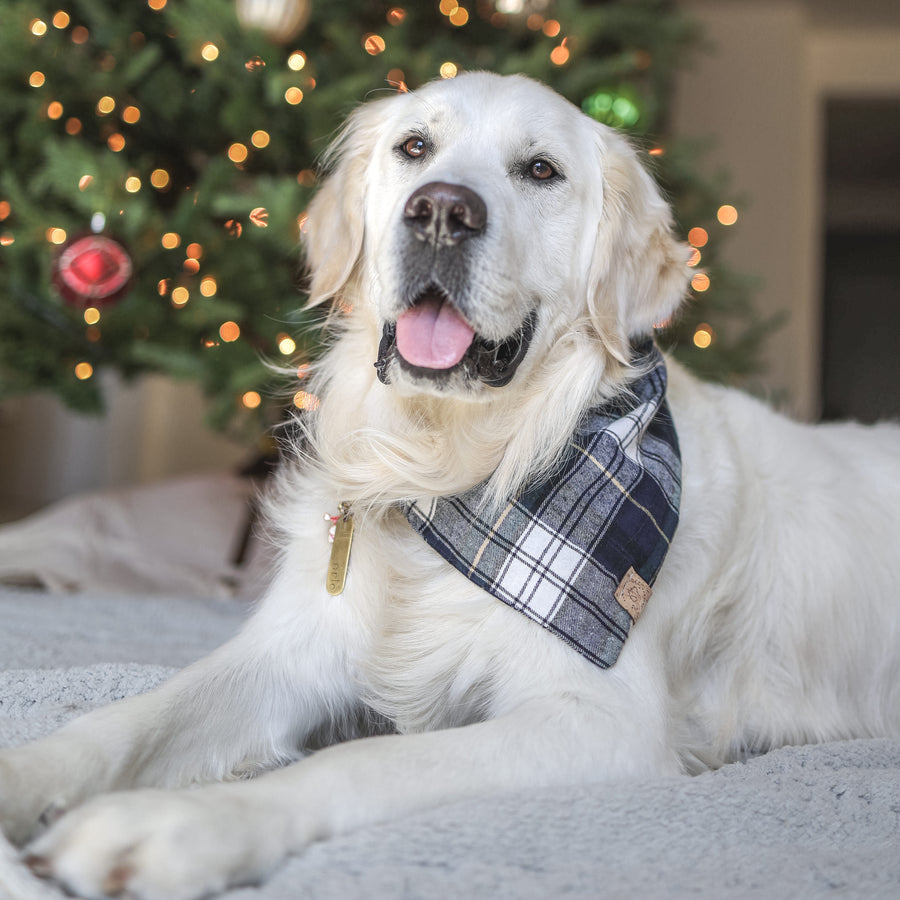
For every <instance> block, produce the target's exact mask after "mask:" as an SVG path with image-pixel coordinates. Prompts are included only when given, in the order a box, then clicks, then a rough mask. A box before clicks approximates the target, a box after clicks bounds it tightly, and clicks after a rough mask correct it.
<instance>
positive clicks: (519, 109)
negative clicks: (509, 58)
mask: <svg viewBox="0 0 900 900" xmlns="http://www.w3.org/2000/svg"><path fill="white" fill-rule="evenodd" d="M335 155H336V158H337V159H338V160H339V162H338V164H337V167H336V169H335V171H334V173H333V174H332V175H331V177H330V178H329V179H328V180H327V181H326V183H325V185H324V187H323V189H322V190H321V191H320V193H319V195H318V197H317V199H316V201H315V202H314V204H313V206H312V208H311V210H310V217H309V224H308V243H309V258H310V263H311V267H312V272H313V299H314V300H319V299H323V298H324V297H325V296H333V295H335V294H337V293H339V292H340V291H341V290H342V289H343V288H344V286H345V285H346V284H347V283H348V282H352V281H353V280H354V279H356V283H358V284H360V286H361V287H362V290H361V291H360V294H361V295H362V297H364V298H365V302H367V303H370V304H371V313H372V314H373V316H374V320H375V322H376V325H377V327H378V328H379V330H380V333H381V344H380V348H379V353H378V360H377V369H378V374H379V377H380V378H381V380H382V381H384V382H385V383H387V384H390V385H392V386H393V387H394V388H396V389H400V390H402V391H404V392H405V393H415V392H427V393H437V394H443V395H454V396H459V395H464V396H468V397H480V396H490V394H491V392H493V391H496V390H497V389H499V388H503V387H505V386H506V385H507V384H509V383H510V382H511V381H513V379H515V378H516V377H519V378H522V377H524V375H523V373H524V372H526V371H527V370H529V369H533V368H534V367H535V366H538V365H540V363H541V361H542V360H544V359H546V358H547V356H548V354H551V353H552V350H553V346H554V343H555V342H556V340H557V339H558V338H559V337H560V336H561V335H562V334H564V333H565V332H566V331H567V330H571V329H573V328H580V329H592V330H593V331H594V332H595V333H596V337H597V338H598V340H600V341H601V342H602V343H604V345H605V346H606V348H607V350H609V351H610V352H612V353H613V354H614V355H620V356H621V355H623V354H626V353H627V342H628V339H629V338H630V337H633V336H635V335H637V334H641V333H646V332H647V331H649V329H650V328H651V327H652V325H653V324H654V322H656V321H658V319H660V318H664V317H665V316H667V315H668V314H670V313H671V311H672V309H673V308H674V306H675V304H676V303H677V301H678V299H680V295H681V292H682V291H683V287H684V283H685V273H686V271H687V270H686V268H685V266H684V262H685V254H684V252H683V251H682V249H681V248H679V247H678V245H676V244H675V243H674V241H673V240H672V238H671V236H670V234H669V214H668V209H667V208H666V206H665V204H664V203H663V202H662V201H661V199H660V198H659V195H658V192H657V191H656V188H655V186H654V185H653V183H652V181H651V179H650V178H649V176H647V175H646V174H645V173H644V171H643V170H642V169H641V167H640V166H639V165H638V163H637V161H636V159H635V156H634V153H633V151H632V150H631V148H630V147H629V146H628V145H627V143H626V142H625V141H624V140H623V139H622V138H621V137H620V136H619V135H617V134H615V133H614V132H612V131H610V130H608V129H605V128H603V127H602V126H599V125H598V124H597V123H595V122H594V121H593V120H591V119H589V118H588V117H587V116H585V115H583V114H582V113H581V112H580V111H579V110H577V109H576V108H575V107H574V106H572V105H571V104H570V103H569V102H568V101H566V100H565V99H563V98H562V97H560V96H559V95H558V94H556V93H554V92H553V91H551V90H550V89H549V88H547V87H545V86H543V85H540V84H537V83H535V82H533V81H530V80H528V79H526V78H523V77H520V76H512V77H507V78H501V77H499V76H495V75H489V74H485V73H473V74H468V75H464V76H460V77H459V78H456V79H453V80H450V81H443V82H435V83H432V84H429V85H427V86H425V87H424V88H422V89H421V90H419V91H416V92H414V93H411V94H398V95H396V96H392V97H390V98H387V99H384V100H380V101H376V102H374V103H370V104H367V105H366V106H364V107H362V108H361V109H360V110H359V111H358V112H357V113H356V114H355V115H354V116H353V117H352V118H351V120H350V122H349V124H348V126H347V128H346V129H345V131H344V133H343V135H342V137H341V138H340V139H339V141H338V143H337V147H336V153H335Z"/></svg>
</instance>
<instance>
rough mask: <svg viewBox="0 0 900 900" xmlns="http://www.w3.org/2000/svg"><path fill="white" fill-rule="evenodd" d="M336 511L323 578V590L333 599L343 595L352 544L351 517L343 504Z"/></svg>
mask: <svg viewBox="0 0 900 900" xmlns="http://www.w3.org/2000/svg"><path fill="white" fill-rule="evenodd" d="M338 510H339V512H340V518H339V519H338V520H337V522H336V523H335V526H334V543H333V544H332V545H331V559H330V560H329V561H328V575H327V576H326V578H325V589H326V590H327V591H328V593H329V594H331V595H332V596H334V597H336V596H337V595H338V594H340V593H343V590H344V582H345V581H346V580H347V567H348V566H349V564H350V545H351V544H352V543H353V516H351V515H350V513H348V512H347V507H346V504H344V503H342V504H341V505H340V506H339V507H338Z"/></svg>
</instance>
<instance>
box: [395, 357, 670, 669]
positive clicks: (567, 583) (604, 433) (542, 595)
mask: <svg viewBox="0 0 900 900" xmlns="http://www.w3.org/2000/svg"><path fill="white" fill-rule="evenodd" d="M632 365H633V366H634V367H635V368H636V369H637V370H638V371H639V372H640V373H641V374H640V375H639V376H638V377H637V378H635V380H634V381H632V382H630V383H629V384H628V386H627V391H626V392H625V393H623V395H621V396H619V397H617V398H615V399H614V400H611V401H609V402H608V403H605V404H604V405H602V406H598V407H594V408H592V409H591V410H589V411H588V413H587V414H586V416H585V417H584V419H583V420H582V422H581V424H580V425H579V427H578V428H577V430H576V431H575V433H574V434H573V436H572V439H571V440H570V442H569V444H568V446H567V448H566V450H565V452H564V454H563V456H562V459H561V462H560V465H559V466H558V467H557V468H556V470H555V471H554V472H553V474H552V475H551V476H550V477H548V478H544V479H542V480H540V481H538V482H535V483H532V484H529V485H527V486H526V487H525V488H524V489H523V490H522V491H521V493H520V494H519V495H518V496H517V497H515V498H513V499H511V500H510V501H509V502H508V503H507V504H506V505H505V506H504V507H503V508H502V509H501V510H500V511H499V513H497V514H496V515H488V514H486V513H484V512H483V509H484V506H485V504H484V503H483V498H484V494H485V485H486V482H482V483H481V484H479V485H476V487H474V488H472V489H471V490H469V491H466V492H464V493H462V494H458V495H456V496H453V497H436V498H434V499H432V500H427V501H421V502H420V501H414V502H410V503H406V504H404V506H403V511H404V512H405V513H406V517H407V518H408V519H409V522H410V524H411V525H412V527H413V528H414V529H415V530H416V531H417V532H418V533H419V534H420V535H421V536H422V537H423V538H424V539H425V541H426V542H427V543H428V544H429V545H430V546H431V547H432V548H433V549H434V550H436V551H437V552H438V553H439V554H440V555H441V556H442V557H443V558H444V559H446V560H447V561H448V562H449V563H450V564H451V565H453V566H454V567H455V568H456V569H458V570H459V571H460V572H462V573H463V574H464V575H465V576H466V577H467V578H469V579H470V580H471V581H472V582H473V583H474V584H477V585H478V586H479V587H480V588H482V589H484V590H485V591H487V592H488V593H489V594H491V595H492V596H494V597H496V598H497V599H498V600H502V601H503V602H504V603H506V604H508V605H509V606H511V607H513V609H517V610H519V612H521V613H523V614H524V615H526V616H527V617H528V618H529V619H532V620H534V621H535V622H538V623H539V624H541V625H542V626H543V627H545V628H547V629H549V630H550V631H551V632H553V633H554V634H556V635H557V636H558V637H560V638H562V639H563V640H564V641H565V642H566V643H568V644H570V645H571V646H572V647H573V648H574V649H575V650H577V651H578V652H579V653H581V654H582V655H583V656H585V657H586V658H587V659H588V660H590V661H591V662H592V663H594V664H596V665H598V666H600V667H601V668H604V669H605V668H609V667H610V666H612V665H613V664H614V663H615V662H616V660H617V659H618V657H619V653H620V651H621V649H622V646H623V645H624V643H625V639H626V638H627V637H628V633H629V631H630V629H631V626H632V624H633V623H634V622H635V621H637V619H638V618H639V616H640V614H641V612H642V611H643V609H644V606H645V604H646V602H647V599H648V598H649V596H650V593H651V589H652V586H653V583H654V581H655V580H656V576H657V574H658V572H659V570H660V567H661V566H662V563H663V560H664V559H665V556H666V553H667V551H668V549H669V544H670V543H671V540H672V536H673V535H674V533H675V528H676V526H677V525H678V507H679V502H680V499H681V456H680V453H679V449H678V438H677V435H676V433H675V427H674V424H673V422H672V415H671V412H670V411H669V407H668V404H667V402H666V399H665V394H666V365H665V360H664V359H663V357H662V354H661V353H660V352H659V350H658V348H657V347H656V345H655V344H654V343H653V341H652V340H648V341H646V342H645V343H643V344H641V345H640V346H638V347H635V348H634V350H633V356H632Z"/></svg>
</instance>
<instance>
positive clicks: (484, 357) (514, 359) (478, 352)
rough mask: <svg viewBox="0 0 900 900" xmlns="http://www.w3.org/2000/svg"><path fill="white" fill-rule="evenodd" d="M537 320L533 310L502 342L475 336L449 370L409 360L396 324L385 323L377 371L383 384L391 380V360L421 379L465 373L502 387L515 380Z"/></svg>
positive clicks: (488, 383) (471, 378) (485, 382)
mask: <svg viewBox="0 0 900 900" xmlns="http://www.w3.org/2000/svg"><path fill="white" fill-rule="evenodd" d="M536 323H537V310H532V311H531V313H530V314H529V315H528V317H527V318H526V319H525V321H524V322H523V323H522V327H521V328H519V329H518V330H517V331H516V332H515V333H514V334H511V335H510V336H509V337H508V338H506V339H505V340H502V341H489V340H486V339H485V338H481V337H478V335H476V336H475V338H474V340H473V341H472V343H471V344H470V346H469V349H468V350H467V351H466V353H465V355H464V356H463V358H462V359H461V360H460V361H459V362H458V363H457V364H456V365H455V366H453V367H451V368H449V369H429V368H425V367H422V366H416V365H413V364H412V363H410V362H407V360H405V359H404V358H403V356H402V355H401V354H400V353H398V352H397V323H396V322H386V323H385V325H384V329H383V331H382V334H381V342H380V343H379V345H378V359H377V360H376V362H375V370H376V372H377V374H378V380H379V381H380V382H381V383H382V384H389V383H390V374H389V371H388V370H389V368H390V364H391V362H392V361H394V360H396V361H397V364H398V365H399V366H401V367H402V368H403V369H404V370H405V371H407V372H410V373H411V374H413V375H415V376H417V377H419V378H430V379H433V380H439V379H442V378H444V379H446V378H448V377H449V376H451V375H453V374H455V373H462V374H463V375H464V376H465V377H466V378H467V379H468V380H471V381H481V382H482V383H484V384H486V385H488V386H490V387H503V386H504V385H506V384H509V382H510V381H511V380H512V377H513V375H515V374H516V369H518V367H519V364H520V363H521V362H522V360H523V359H524V358H525V354H526V353H527V352H528V347H529V346H530V344H531V339H532V338H533V337H534V329H535V325H536Z"/></svg>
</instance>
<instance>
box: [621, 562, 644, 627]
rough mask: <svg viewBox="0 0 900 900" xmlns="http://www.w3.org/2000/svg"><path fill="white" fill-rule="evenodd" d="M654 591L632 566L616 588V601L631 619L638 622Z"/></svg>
mask: <svg viewBox="0 0 900 900" xmlns="http://www.w3.org/2000/svg"><path fill="white" fill-rule="evenodd" d="M652 592H653V589H652V588H651V587H650V585H649V584H647V582H646V581H644V579H643V578H641V576H640V575H638V573H637V572H635V571H634V567H632V568H630V569H629V570H628V571H627V572H626V573H625V577H624V578H623V579H622V580H621V581H620V582H619V586H618V587H617V588H616V601H617V602H618V604H619V606H621V607H622V609H624V610H625V612H627V613H628V615H629V616H631V621H632V622H637V620H638V619H639V618H640V617H641V613H642V612H643V611H644V607H645V606H646V605H647V601H648V600H649V599H650V594H651V593H652Z"/></svg>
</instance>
